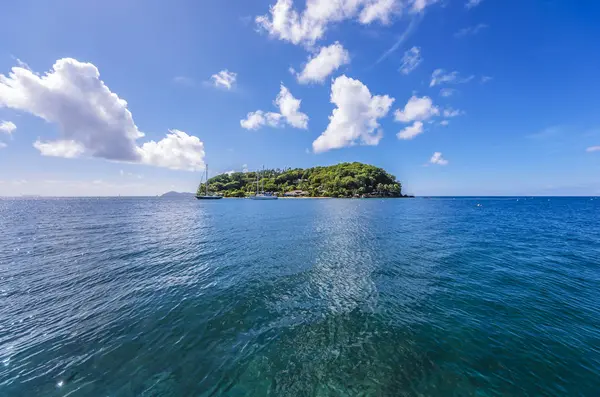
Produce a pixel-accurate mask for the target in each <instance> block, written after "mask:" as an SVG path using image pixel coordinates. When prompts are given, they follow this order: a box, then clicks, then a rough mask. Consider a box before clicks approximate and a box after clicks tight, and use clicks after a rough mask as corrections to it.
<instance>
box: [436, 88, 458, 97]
mask: <svg viewBox="0 0 600 397" xmlns="http://www.w3.org/2000/svg"><path fill="white" fill-rule="evenodd" d="M457 92H458V90H456V89H454V88H442V89H441V90H440V96H442V97H444V98H448V97H451V96H452V95H455V94H456V93H457Z"/></svg>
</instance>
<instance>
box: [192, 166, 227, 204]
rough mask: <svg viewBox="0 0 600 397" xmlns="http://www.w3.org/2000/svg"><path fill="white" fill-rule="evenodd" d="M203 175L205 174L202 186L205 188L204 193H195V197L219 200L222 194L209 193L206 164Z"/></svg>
mask: <svg viewBox="0 0 600 397" xmlns="http://www.w3.org/2000/svg"><path fill="white" fill-rule="evenodd" d="M205 175H206V177H205V180H206V182H205V183H204V187H205V188H206V189H205V194H204V195H201V194H197V195H196V198H197V199H198V200H220V199H222V198H223V196H217V195H216V194H210V193H209V192H208V164H207V165H206V170H205ZM198 193H200V192H198Z"/></svg>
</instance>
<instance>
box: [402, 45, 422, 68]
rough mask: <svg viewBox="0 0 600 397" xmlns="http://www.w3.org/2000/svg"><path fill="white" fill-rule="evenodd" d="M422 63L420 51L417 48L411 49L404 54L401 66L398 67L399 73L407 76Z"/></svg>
mask: <svg viewBox="0 0 600 397" xmlns="http://www.w3.org/2000/svg"><path fill="white" fill-rule="evenodd" d="M422 61H423V58H422V57H421V49H420V48H419V47H413V48H411V49H410V50H408V51H406V52H405V53H404V56H403V57H402V66H400V72H402V73H403V74H409V73H410V72H412V71H413V70H415V69H416V68H417V67H418V66H419V65H420V64H421V62H422Z"/></svg>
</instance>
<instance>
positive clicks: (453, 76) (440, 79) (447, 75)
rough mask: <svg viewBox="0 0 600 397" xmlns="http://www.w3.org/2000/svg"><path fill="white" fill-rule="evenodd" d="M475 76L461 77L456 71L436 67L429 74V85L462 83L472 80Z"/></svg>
mask: <svg viewBox="0 0 600 397" xmlns="http://www.w3.org/2000/svg"><path fill="white" fill-rule="evenodd" d="M474 78H475V76H473V75H471V76H468V77H461V76H460V73H458V72H457V71H454V72H446V71H445V70H444V69H436V70H435V71H434V72H433V74H432V75H431V83H429V86H430V87H435V86H436V85H441V84H464V83H468V82H469V81H471V80H473V79H474Z"/></svg>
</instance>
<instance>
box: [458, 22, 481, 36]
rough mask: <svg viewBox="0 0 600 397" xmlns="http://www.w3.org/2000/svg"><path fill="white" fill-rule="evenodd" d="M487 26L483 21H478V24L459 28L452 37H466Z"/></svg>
mask: <svg viewBox="0 0 600 397" xmlns="http://www.w3.org/2000/svg"><path fill="white" fill-rule="evenodd" d="M487 28H489V25H487V24H485V23H480V24H479V25H475V26H469V27H467V28H463V29H461V30H459V31H458V32H456V33H454V37H456V38H457V39H460V38H463V37H466V36H474V35H476V34H477V33H479V32H481V31H482V30H483V29H487Z"/></svg>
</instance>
